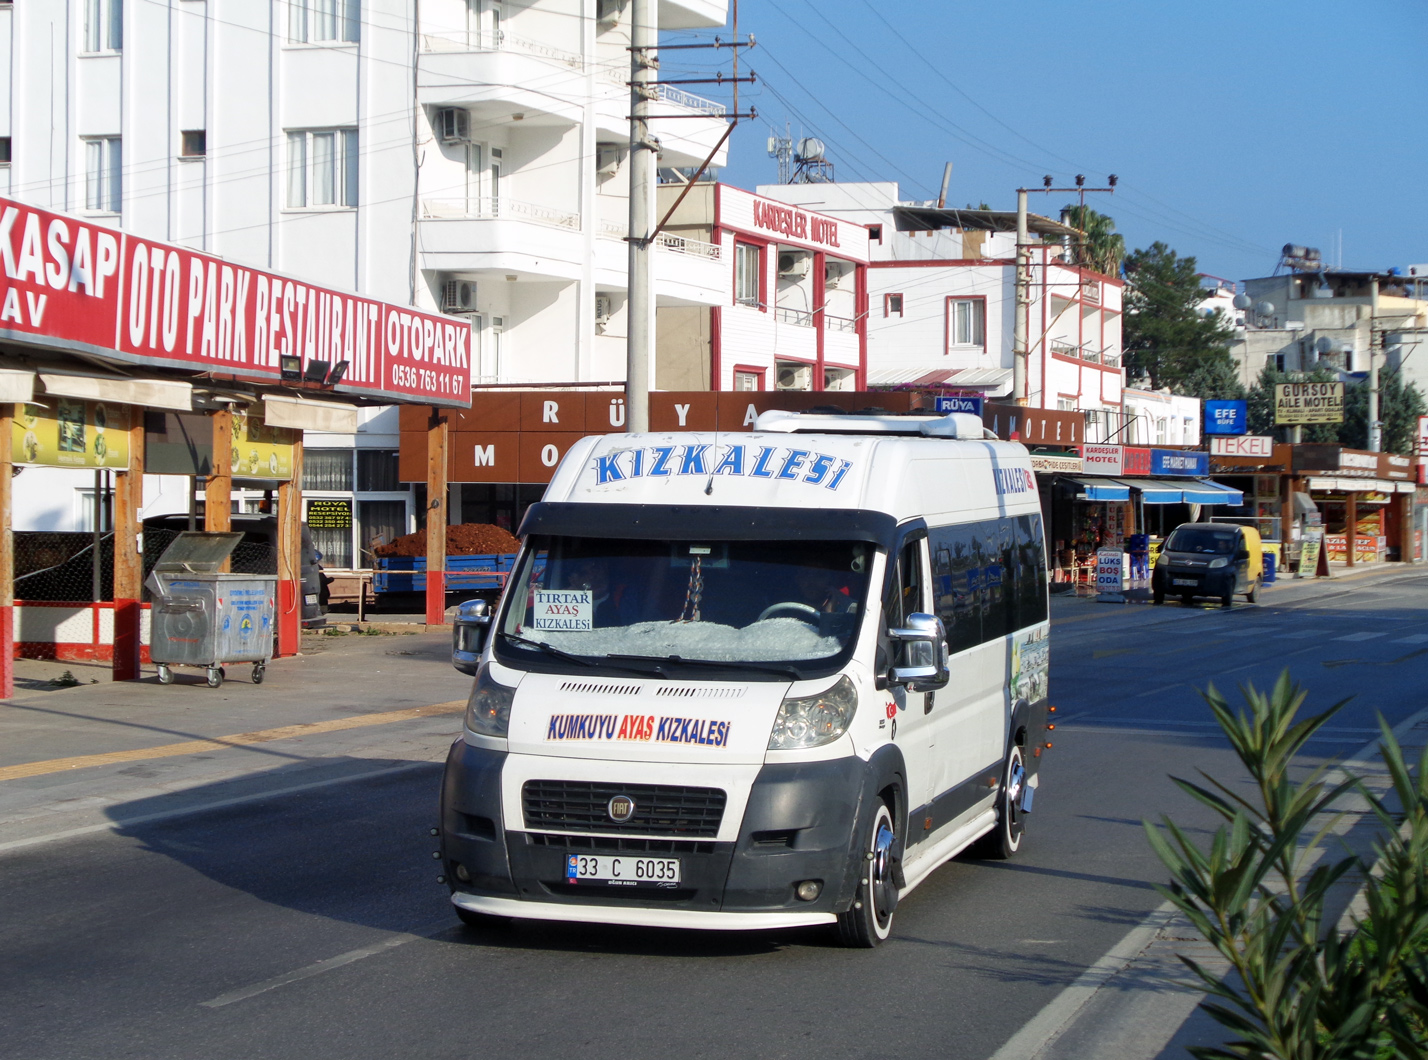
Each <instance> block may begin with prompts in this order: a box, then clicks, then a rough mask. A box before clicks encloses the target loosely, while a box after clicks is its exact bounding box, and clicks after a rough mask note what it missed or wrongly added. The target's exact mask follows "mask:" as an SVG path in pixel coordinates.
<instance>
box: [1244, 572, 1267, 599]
mask: <svg viewBox="0 0 1428 1060" xmlns="http://www.w3.org/2000/svg"><path fill="white" fill-rule="evenodd" d="M1261 584H1263V583H1262V582H1261V581H1260V580H1259V579H1258V578H1256V579H1255V580H1254V584H1253V585H1251V586H1250V588H1249V592H1247V593H1245V599H1246V600H1248V601H1249V602H1250V603H1254V602H1255V598H1256V597H1257V596H1259V587H1260V585H1261Z"/></svg>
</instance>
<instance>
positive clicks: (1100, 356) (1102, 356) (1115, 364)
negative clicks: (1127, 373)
mask: <svg viewBox="0 0 1428 1060" xmlns="http://www.w3.org/2000/svg"><path fill="white" fill-rule="evenodd" d="M1051 352H1052V353H1054V354H1056V355H1057V356H1059V357H1072V358H1074V359H1076V360H1078V361H1085V362H1086V363H1087V364H1103V365H1105V366H1106V367H1107V368H1119V367H1120V366H1121V355H1120V354H1119V353H1117V352H1116V351H1114V350H1110V349H1105V350H1098V349H1096V348H1095V347H1094V346H1091V345H1089V344H1088V345H1085V346H1077V345H1076V344H1075V343H1071V342H1057V341H1055V340H1053V341H1052V343H1051Z"/></svg>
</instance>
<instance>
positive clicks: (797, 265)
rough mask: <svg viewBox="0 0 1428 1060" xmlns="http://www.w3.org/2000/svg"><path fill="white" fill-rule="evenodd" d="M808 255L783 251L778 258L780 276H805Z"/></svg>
mask: <svg viewBox="0 0 1428 1060" xmlns="http://www.w3.org/2000/svg"><path fill="white" fill-rule="evenodd" d="M808 259H809V255H808V254H807V253H806V252H804V251H801V250H785V251H783V253H781V254H779V256H778V274H779V275H780V276H807V275H808Z"/></svg>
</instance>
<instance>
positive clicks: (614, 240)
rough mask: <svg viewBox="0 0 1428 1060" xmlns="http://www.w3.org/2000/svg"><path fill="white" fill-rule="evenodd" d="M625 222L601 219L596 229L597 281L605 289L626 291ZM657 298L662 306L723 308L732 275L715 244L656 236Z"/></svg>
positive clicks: (667, 233) (655, 273) (655, 271)
mask: <svg viewBox="0 0 1428 1060" xmlns="http://www.w3.org/2000/svg"><path fill="white" fill-rule="evenodd" d="M627 232H628V228H627V226H626V223H625V222H622V221H611V220H607V219H602V220H601V221H600V222H599V224H598V227H597V228H596V234H597V235H598V236H599V237H600V238H599V240H598V242H597V246H596V248H595V249H596V255H595V263H596V278H597V281H598V282H599V283H600V284H601V286H602V287H608V288H610V289H611V290H623V289H624V288H625V282H626V268H627V265H628V263H629V256H628V250H627V244H626V243H625V236H626V234H627ZM655 249H656V250H657V251H658V256H657V257H656V258H655V268H654V275H655V295H656V299H657V301H658V302H659V304H660V305H703V306H709V305H721V304H723V303H724V302H726V301H727V300H728V297H729V283H730V276H729V273H728V270H727V269H726V268H725V267H724V263H723V262H724V251H723V248H721V247H720V246H719V245H718V244H716V243H706V242H704V241H703V240H699V239H689V238H687V237H685V236H677V235H671V234H670V233H669V232H661V233H660V234H659V235H658V236H657V237H655Z"/></svg>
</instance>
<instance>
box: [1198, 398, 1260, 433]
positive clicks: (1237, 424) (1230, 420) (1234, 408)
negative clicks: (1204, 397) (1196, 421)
mask: <svg viewBox="0 0 1428 1060" xmlns="http://www.w3.org/2000/svg"><path fill="white" fill-rule="evenodd" d="M1248 424H1249V402H1247V401H1206V402H1205V433H1206V434H1244V433H1245V431H1246V429H1247V428H1248Z"/></svg>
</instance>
